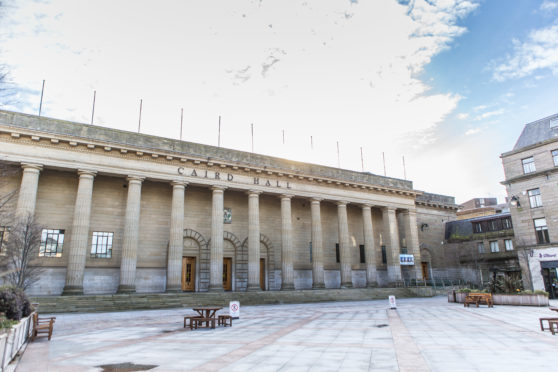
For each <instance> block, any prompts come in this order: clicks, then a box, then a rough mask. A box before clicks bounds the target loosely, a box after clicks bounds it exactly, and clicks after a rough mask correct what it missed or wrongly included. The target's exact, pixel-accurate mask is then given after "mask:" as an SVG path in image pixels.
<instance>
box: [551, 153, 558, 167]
mask: <svg viewBox="0 0 558 372" xmlns="http://www.w3.org/2000/svg"><path fill="white" fill-rule="evenodd" d="M552 159H554V166H555V167H556V166H558V150H554V151H552Z"/></svg>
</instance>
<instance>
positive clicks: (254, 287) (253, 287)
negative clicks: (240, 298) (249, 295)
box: [246, 283, 262, 292]
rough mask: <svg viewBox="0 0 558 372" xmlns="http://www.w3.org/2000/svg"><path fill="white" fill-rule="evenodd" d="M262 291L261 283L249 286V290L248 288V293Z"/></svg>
mask: <svg viewBox="0 0 558 372" xmlns="http://www.w3.org/2000/svg"><path fill="white" fill-rule="evenodd" d="M261 290H262V289H261V288H260V285H259V283H258V284H257V285H253V284H251V285H250V284H248V288H246V292H261Z"/></svg>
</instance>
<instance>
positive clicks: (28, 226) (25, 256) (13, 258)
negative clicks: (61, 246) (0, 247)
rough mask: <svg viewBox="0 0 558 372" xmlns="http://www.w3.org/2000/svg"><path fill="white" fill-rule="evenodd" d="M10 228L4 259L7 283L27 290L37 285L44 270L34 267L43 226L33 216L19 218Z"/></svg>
mask: <svg viewBox="0 0 558 372" xmlns="http://www.w3.org/2000/svg"><path fill="white" fill-rule="evenodd" d="M15 221H16V222H15V224H14V225H13V226H12V227H11V228H10V231H9V234H8V239H7V242H6V243H5V256H3V257H2V261H3V266H4V269H5V271H4V275H3V276H4V277H5V281H6V282H8V283H9V284H11V285H13V286H14V287H17V288H21V289H23V290H26V289H27V288H29V286H30V285H32V284H33V283H35V282H36V281H37V280H38V279H39V276H40V275H41V273H42V271H43V270H42V268H41V267H39V266H33V265H32V263H33V262H32V261H33V260H34V259H35V258H36V257H38V255H39V245H40V243H41V226H39V225H38V224H37V223H35V220H34V218H33V216H27V217H24V218H18V219H17V220H15Z"/></svg>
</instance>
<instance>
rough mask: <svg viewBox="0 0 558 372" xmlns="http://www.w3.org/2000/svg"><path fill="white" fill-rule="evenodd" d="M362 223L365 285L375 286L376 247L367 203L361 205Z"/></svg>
mask: <svg viewBox="0 0 558 372" xmlns="http://www.w3.org/2000/svg"><path fill="white" fill-rule="evenodd" d="M362 225H363V230H364V255H365V258H366V285H367V286H368V287H377V286H378V273H377V271H376V247H375V246H374V228H373V226H372V208H371V207H370V206H369V205H363V206H362Z"/></svg>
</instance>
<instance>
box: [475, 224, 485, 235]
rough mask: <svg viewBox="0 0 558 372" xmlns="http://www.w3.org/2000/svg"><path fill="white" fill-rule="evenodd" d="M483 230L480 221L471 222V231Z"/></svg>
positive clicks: (479, 231)
mask: <svg viewBox="0 0 558 372" xmlns="http://www.w3.org/2000/svg"><path fill="white" fill-rule="evenodd" d="M483 231H484V229H483V228H482V223H480V222H474V223H473V232H475V233H481V232H483Z"/></svg>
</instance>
